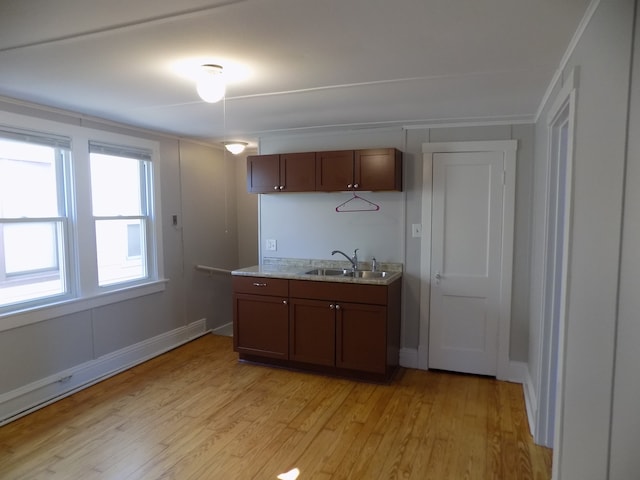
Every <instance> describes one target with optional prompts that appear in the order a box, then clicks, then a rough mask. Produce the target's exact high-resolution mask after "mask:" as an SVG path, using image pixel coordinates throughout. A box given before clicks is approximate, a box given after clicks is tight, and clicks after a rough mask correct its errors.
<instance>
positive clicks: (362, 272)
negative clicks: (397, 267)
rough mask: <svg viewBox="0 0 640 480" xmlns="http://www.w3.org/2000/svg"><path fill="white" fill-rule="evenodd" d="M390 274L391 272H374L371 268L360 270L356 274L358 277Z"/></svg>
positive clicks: (386, 275)
mask: <svg viewBox="0 0 640 480" xmlns="http://www.w3.org/2000/svg"><path fill="white" fill-rule="evenodd" d="M349 273H352V272H349ZM389 275H390V273H389V272H372V271H369V270H358V271H357V272H356V275H355V276H356V277H358V278H386V277H388V276H389Z"/></svg>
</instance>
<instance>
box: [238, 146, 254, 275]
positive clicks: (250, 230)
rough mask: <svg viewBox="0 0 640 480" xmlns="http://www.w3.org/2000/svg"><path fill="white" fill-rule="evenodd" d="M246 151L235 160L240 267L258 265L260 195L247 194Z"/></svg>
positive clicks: (247, 153) (247, 152)
mask: <svg viewBox="0 0 640 480" xmlns="http://www.w3.org/2000/svg"><path fill="white" fill-rule="evenodd" d="M252 153H253V154H255V153H256V152H255V151H245V153H244V154H241V155H238V156H237V157H236V160H235V172H236V198H237V206H238V207H237V213H238V215H237V221H238V266H239V267H241V268H242V267H250V266H252V265H257V264H258V263H260V262H259V260H258V198H259V197H258V195H254V194H251V193H248V192H247V155H251V154H252Z"/></svg>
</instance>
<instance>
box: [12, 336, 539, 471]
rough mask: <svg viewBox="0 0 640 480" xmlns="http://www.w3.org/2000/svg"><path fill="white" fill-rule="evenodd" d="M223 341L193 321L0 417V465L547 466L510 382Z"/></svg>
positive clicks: (67, 467)
mask: <svg viewBox="0 0 640 480" xmlns="http://www.w3.org/2000/svg"><path fill="white" fill-rule="evenodd" d="M231 342H232V341H231V339H230V338H227V337H217V336H214V335H206V336H204V337H201V338H200V339H198V340H196V341H193V342H190V343H189V344H187V345H184V346H182V347H180V348H177V349H175V350H173V351H171V352H168V353H166V354H164V355H161V356H159V357H156V358H154V359H152V360H150V361H148V362H146V363H144V364H142V365H139V366H137V367H135V368H133V369H130V370H128V371H126V372H123V373H122V374H119V375H116V376H114V377H112V378H110V379H107V380H105V381H103V382H101V383H99V384H96V385H94V386H92V387H89V388H87V389H85V390H83V391H80V392H78V393H76V394H74V395H72V396H70V397H67V398H65V399H62V400H60V401H59V402H56V403H54V404H52V405H50V406H48V407H45V408H43V409H41V410H39V411H37V412H34V413H32V414H30V415H28V416H25V417H23V418H21V419H18V420H16V421H14V422H12V423H10V424H8V425H5V426H3V427H0V478H2V479H5V478H6V479H10V480H35V479H40V478H42V479H47V480H57V479H65V480H74V479H82V480H114V479H117V480H138V479H140V480H158V479H180V480H210V479H217V478H220V479H225V480H227V479H242V480H248V479H260V480H264V479H275V478H276V476H277V475H278V474H280V473H284V472H287V471H289V470H291V469H292V468H294V467H297V468H299V469H300V471H301V474H300V477H299V480H311V479H318V480H337V479H356V480H359V479H366V480H373V479H409V480H412V479H413V480H429V479H434V480H454V479H455V480H458V479H468V480H484V479H487V480H496V479H497V480H502V479H505V480H518V479H522V480H548V479H549V478H550V472H551V450H549V449H546V448H544V447H540V446H537V445H534V444H533V442H532V439H531V436H530V435H529V431H528V425H527V417H526V412H525V410H524V398H523V394H522V387H521V386H520V385H516V384H510V383H505V382H499V381H496V380H495V379H490V378H484V377H477V376H470V375H458V374H449V373H446V372H433V371H430V372H425V371H419V370H407V369H401V371H400V372H399V374H398V375H397V376H396V378H395V379H394V381H393V382H392V383H391V384H390V385H378V384H372V383H365V382H356V381H351V380H345V379H339V378H331V377H326V376H321V375H315V374H309V373H300V372H294V371H289V370H284V369H276V368H272V367H264V366H258V365H252V364H248V363H244V362H239V361H238V359H237V355H236V354H235V353H233V351H232V343H231Z"/></svg>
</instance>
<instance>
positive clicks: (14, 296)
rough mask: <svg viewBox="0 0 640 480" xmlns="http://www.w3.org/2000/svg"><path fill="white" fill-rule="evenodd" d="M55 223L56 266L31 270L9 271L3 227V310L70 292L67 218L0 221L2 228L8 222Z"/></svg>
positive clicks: (0, 248) (0, 234) (0, 286)
mask: <svg viewBox="0 0 640 480" xmlns="http://www.w3.org/2000/svg"><path fill="white" fill-rule="evenodd" d="M47 223H51V224H53V228H54V235H55V238H54V244H53V245H51V247H52V248H53V252H52V253H53V256H54V258H55V264H56V265H55V266H54V267H52V268H39V269H28V270H22V271H16V272H7V265H6V258H5V256H6V252H5V244H4V238H3V235H5V234H6V233H5V232H4V229H3V228H0V241H2V242H3V244H2V245H0V252H2V255H0V257H1V258H0V313H2V312H5V311H10V310H12V309H15V308H16V305H20V308H26V307H28V306H37V305H42V304H46V303H50V302H51V301H52V300H54V299H59V298H61V297H65V296H67V297H68V296H69V295H70V277H69V274H68V272H69V271H70V269H69V263H70V256H69V225H68V220H67V218H65V217H40V218H21V219H6V220H2V221H0V227H3V226H5V225H33V224H47Z"/></svg>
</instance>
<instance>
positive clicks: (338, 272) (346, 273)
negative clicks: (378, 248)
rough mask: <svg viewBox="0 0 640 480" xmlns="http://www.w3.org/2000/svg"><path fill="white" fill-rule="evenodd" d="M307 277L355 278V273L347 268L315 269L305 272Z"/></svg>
mask: <svg viewBox="0 0 640 480" xmlns="http://www.w3.org/2000/svg"><path fill="white" fill-rule="evenodd" d="M304 273H305V274H306V275H320V276H327V277H329V276H331V277H334V276H341V277H353V272H352V271H351V270H348V269H345V268H315V269H313V270H309V271H308V272H304Z"/></svg>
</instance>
